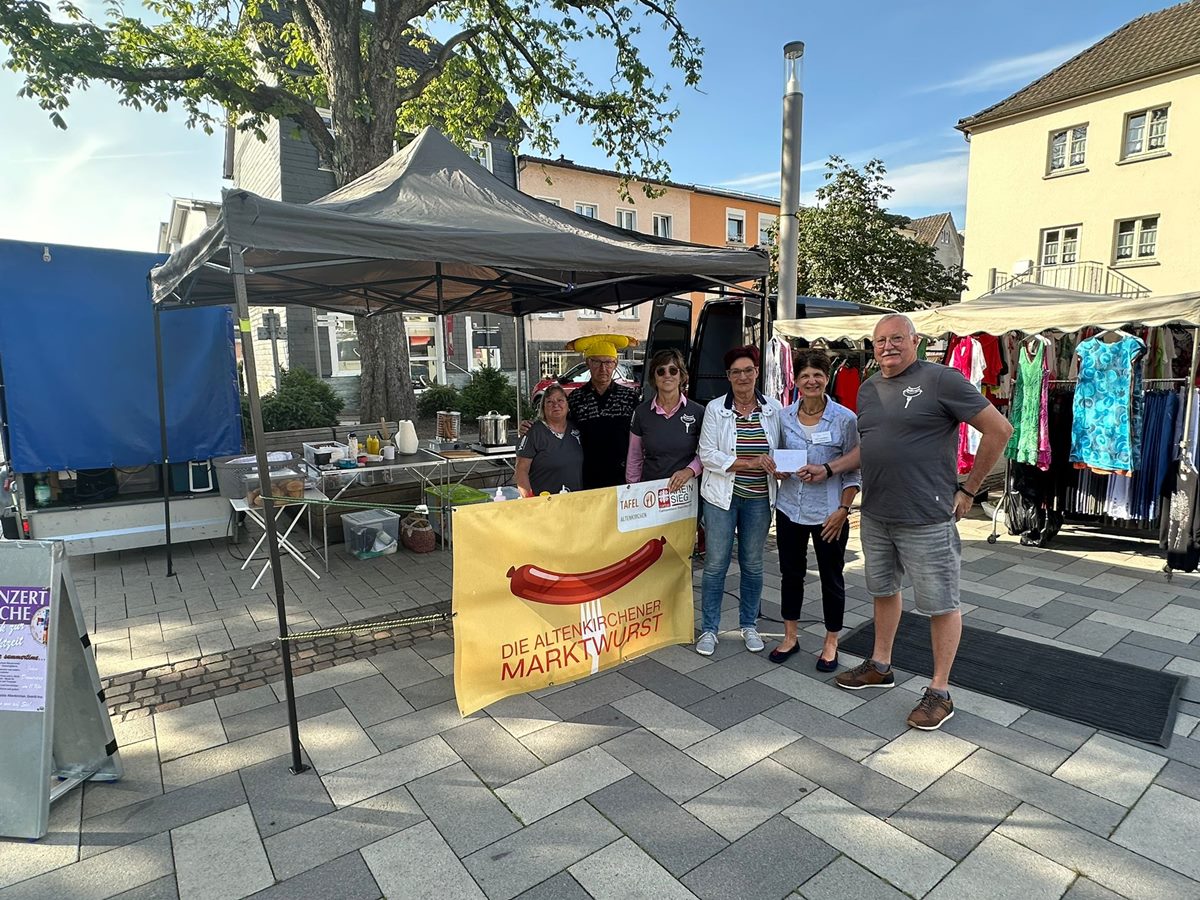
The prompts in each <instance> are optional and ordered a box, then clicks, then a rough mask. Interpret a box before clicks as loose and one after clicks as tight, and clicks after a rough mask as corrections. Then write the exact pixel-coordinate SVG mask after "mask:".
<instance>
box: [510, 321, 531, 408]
mask: <svg viewBox="0 0 1200 900" xmlns="http://www.w3.org/2000/svg"><path fill="white" fill-rule="evenodd" d="M524 323H525V319H524V317H523V316H517V317H515V318H514V319H513V357H514V359H513V363H514V365H513V377H514V378H515V379H516V380H517V421H518V422H520V421H521V326H522V325H523V324H524ZM525 380H526V383H528V381H529V379H528V376H527V377H526V379H525Z"/></svg>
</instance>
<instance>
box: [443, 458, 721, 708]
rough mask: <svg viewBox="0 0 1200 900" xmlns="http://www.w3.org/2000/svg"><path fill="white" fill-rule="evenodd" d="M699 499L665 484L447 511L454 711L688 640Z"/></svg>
mask: <svg viewBox="0 0 1200 900" xmlns="http://www.w3.org/2000/svg"><path fill="white" fill-rule="evenodd" d="M696 493H697V492H696V484H695V482H692V483H690V484H688V485H687V486H686V487H685V488H684V489H683V490H681V491H676V492H674V493H672V492H671V491H669V490H667V482H666V480H663V481H651V482H646V483H643V484H637V485H628V486H625V487H619V488H602V489H600V490H594V491H580V492H578V493H574V494H556V495H553V496H549V497H533V498H530V499H527V500H510V501H508V502H505V503H480V504H477V505H474V506H464V507H460V508H458V509H456V510H455V511H454V513H453V516H454V528H453V535H454V616H455V618H454V692H455V694H456V695H457V697H458V708H459V710H460V712H461V713H462V714H463V715H464V716H465V715H468V714H470V713H472V712H474V711H475V710H477V709H482V708H483V707H485V706H487V705H488V704H490V703H494V702H495V701H496V700H499V699H501V698H502V697H508V696H510V695H512V694H523V693H526V692H528V691H534V690H538V689H539V688H544V687H549V686H550V685H554V684H563V683H565V682H568V681H574V680H576V679H578V678H582V677H584V676H587V675H592V674H595V673H596V672H599V671H601V670H602V669H608V668H611V667H612V666H615V665H617V664H618V663H620V662H621V661H623V660H626V659H630V658H632V657H635V656H641V655H642V654H644V653H649V652H650V651H651V650H656V649H658V648H659V647H664V646H667V645H668V644H679V643H684V642H690V641H691V640H692V637H693V631H692V628H693V621H694V613H693V605H692V564H691V559H690V557H691V553H692V545H693V542H694V540H695V536H696V507H697V500H696Z"/></svg>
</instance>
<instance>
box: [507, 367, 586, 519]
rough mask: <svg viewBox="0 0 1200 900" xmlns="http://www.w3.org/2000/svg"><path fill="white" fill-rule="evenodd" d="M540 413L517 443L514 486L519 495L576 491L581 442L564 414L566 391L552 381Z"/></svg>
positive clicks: (579, 483)
mask: <svg viewBox="0 0 1200 900" xmlns="http://www.w3.org/2000/svg"><path fill="white" fill-rule="evenodd" d="M539 412H540V413H541V415H540V416H539V418H538V419H537V421H535V422H534V423H533V424H532V425H531V426H530V428H529V431H528V432H526V433H525V436H524V437H522V438H521V443H520V445H519V446H518V447H517V471H516V478H517V488H518V490H520V492H521V496H522V497H536V496H538V495H539V494H543V493H550V494H558V493H561V492H562V491H563V490H568V491H578V490H580V488H581V487H582V483H583V445H582V444H580V442H579V429H578V428H576V427H575V426H574V424H573V423H572V422H571V420H570V419H568V418H567V392H566V391H564V390H563V389H562V386H561V385H557V384H552V385H551V386H550V387H548V388H546V393H545V394H543V395H542V408H541V410H540V411H539Z"/></svg>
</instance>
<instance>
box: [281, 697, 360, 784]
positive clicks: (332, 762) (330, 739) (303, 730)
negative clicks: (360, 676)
mask: <svg viewBox="0 0 1200 900" xmlns="http://www.w3.org/2000/svg"><path fill="white" fill-rule="evenodd" d="M299 728H300V742H301V744H302V745H303V747H304V750H305V752H306V753H307V754H308V757H309V760H310V761H311V764H312V766H313V767H314V768H315V769H316V770H317V772H318V773H319V774H322V775H324V774H325V773H327V772H333V771H336V770H337V769H344V768H345V767H346V766H350V765H353V764H354V763H357V762H362V761H363V760H364V759H370V758H371V757H372V756H377V755H378V754H379V751H378V750H377V749H376V748H375V745H374V744H373V743H371V739H370V738H369V737H367V733H366V732H365V731H363V729H362V727H361V726H360V725H359V724H358V720H357V719H355V718H354V714H353V713H352V712H351V711H350V710H348V709H344V708H343V709H336V710H334V711H333V712H328V713H325V714H324V715H321V716H313V717H312V718H309V719H305V720H304V721H303V722H300V724H299Z"/></svg>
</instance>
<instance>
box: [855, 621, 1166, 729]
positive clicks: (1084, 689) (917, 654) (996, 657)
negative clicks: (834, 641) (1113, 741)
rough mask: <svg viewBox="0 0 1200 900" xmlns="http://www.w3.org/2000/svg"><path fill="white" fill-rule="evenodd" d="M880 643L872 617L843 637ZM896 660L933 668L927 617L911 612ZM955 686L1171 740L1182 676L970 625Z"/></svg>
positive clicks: (859, 652)
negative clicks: (877, 639)
mask: <svg viewBox="0 0 1200 900" xmlns="http://www.w3.org/2000/svg"><path fill="white" fill-rule="evenodd" d="M874 645H875V624H874V623H873V622H868V623H867V624H865V625H863V626H862V627H861V628H860V629H858V630H857V631H855V632H854V633H852V634H851V635H849V636H848V637H847V638H846V639H845V640H843V641H842V642H841V646H842V649H843V650H845V651H846V652H847V653H853V654H854V655H856V656H861V657H863V658H864V659H865V658H868V657H870V655H871V651H872V650H873V649H874ZM892 664H893V665H894V666H896V668H898V669H903V670H905V671H906V672H916V673H918V674H921V675H932V674H933V652H932V650H931V649H930V644H929V620H928V619H926V618H925V617H923V616H918V615H916V614H915V613H910V612H906V613H904V615H903V616H902V617H901V620H900V629H899V631H898V632H897V634H896V642H895V644H894V645H893V647H892ZM954 685H959V686H960V687H964V688H969V689H970V690H972V691H977V692H978V693H980V694H987V695H988V696H989V697H998V698H1000V699H1001V700H1008V701H1009V702H1011V703H1016V704H1018V705H1020V706H1027V707H1029V708H1030V709H1036V710H1040V711H1041V712H1044V713H1049V714H1050V715H1053V716H1061V717H1062V718H1064V719H1070V720H1071V721H1073V722H1080V723H1082V724H1084V725H1091V726H1092V727H1094V728H1100V729H1102V730H1104V731H1109V732H1112V733H1113V734H1123V735H1125V736H1127V737H1131V738H1135V739H1136V740H1139V741H1145V742H1147V743H1150V744H1158V745H1159V746H1160V747H1165V746H1167V744H1168V743H1169V742H1170V740H1171V729H1172V727H1173V726H1174V724H1175V706H1176V704H1177V703H1178V700H1179V692H1180V691H1181V690H1182V688H1183V678H1182V677H1181V676H1179V675H1172V674H1169V673H1167V672H1156V671H1154V670H1153V669H1144V668H1142V667H1141V666H1134V665H1130V664H1129V663H1124V662H1117V661H1116V660H1112V659H1102V658H1101V657H1098V656H1088V655H1087V654H1086V653H1076V652H1075V651H1073V650H1063V649H1061V648H1059V647H1051V646H1048V645H1046V644H1038V643H1035V642H1033V641H1026V640H1022V639H1021V638H1018V637H1013V636H1012V635H1007V634H995V633H994V632H991V631H984V630H982V629H979V628H971V627H970V626H969V625H964V626H963V634H962V643H961V644H960V645H959V647H958V656H957V657H956V658H955V661H954V671H953V676H952V678H951V687H952V688H953V686H954Z"/></svg>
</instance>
